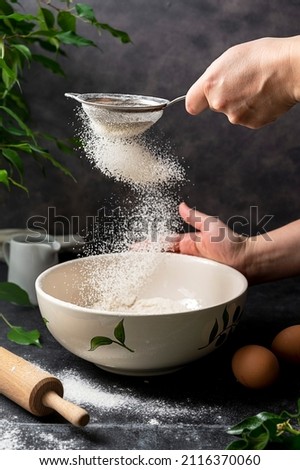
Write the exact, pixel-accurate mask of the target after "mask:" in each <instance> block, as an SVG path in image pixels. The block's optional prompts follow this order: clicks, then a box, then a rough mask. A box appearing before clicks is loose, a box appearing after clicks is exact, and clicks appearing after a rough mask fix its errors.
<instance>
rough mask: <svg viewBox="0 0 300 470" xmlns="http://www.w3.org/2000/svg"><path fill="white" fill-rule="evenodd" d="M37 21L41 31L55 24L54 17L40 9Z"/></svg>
mask: <svg viewBox="0 0 300 470" xmlns="http://www.w3.org/2000/svg"><path fill="white" fill-rule="evenodd" d="M38 19H39V22H40V27H41V28H42V29H51V28H53V26H54V24H55V17H54V15H53V13H52V12H51V11H50V10H48V9H47V8H40V10H39V12H38Z"/></svg>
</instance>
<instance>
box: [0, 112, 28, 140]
mask: <svg viewBox="0 0 300 470" xmlns="http://www.w3.org/2000/svg"><path fill="white" fill-rule="evenodd" d="M0 109H2V110H3V111H4V112H5V113H7V114H8V115H9V116H11V117H12V118H13V119H14V120H15V121H16V122H17V123H18V125H19V126H20V128H21V129H23V130H24V131H25V133H26V135H27V136H29V137H33V133H32V131H31V129H30V128H29V127H28V126H26V124H25V123H24V122H23V121H22V119H21V118H20V117H19V116H18V115H17V114H16V113H14V111H12V110H11V109H9V108H7V107H6V106H0Z"/></svg>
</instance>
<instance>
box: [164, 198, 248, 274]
mask: <svg viewBox="0 0 300 470" xmlns="http://www.w3.org/2000/svg"><path fill="white" fill-rule="evenodd" d="M179 214H180V215H181V217H182V218H183V220H184V221H185V222H186V223H187V224H188V225H191V226H192V227H194V228H195V229H196V231H193V232H187V233H185V234H182V235H179V236H178V238H177V240H176V241H175V243H174V246H173V251H175V252H177V253H182V254H187V255H194V256H201V257H203V258H209V259H213V260H215V261H219V262H221V263H224V264H227V265H229V266H232V267H234V268H236V269H238V270H239V271H241V272H243V273H244V272H245V267H246V266H245V251H246V247H247V238H246V237H243V236H241V235H238V234H236V233H235V232H233V231H232V230H231V229H230V228H229V227H228V226H227V225H226V224H224V223H223V222H222V221H221V220H220V219H218V218H217V217H212V216H210V215H207V214H204V213H202V212H199V211H197V210H195V209H191V208H190V207H188V206H187V205H186V204H185V203H181V204H180V205H179Z"/></svg>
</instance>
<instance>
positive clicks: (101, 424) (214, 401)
mask: <svg viewBox="0 0 300 470" xmlns="http://www.w3.org/2000/svg"><path fill="white" fill-rule="evenodd" d="M6 276H7V271H6V266H5V265H4V263H0V280H6ZM0 312H2V313H3V314H4V315H5V316H6V318H7V319H8V320H9V321H10V322H11V323H12V324H14V325H19V326H23V327H25V328H26V329H34V328H38V329H39V330H40V332H41V339H42V345H43V347H42V348H41V349H39V348H37V347H35V346H19V345H17V344H15V343H12V342H10V341H9V340H8V339H7V338H6V333H7V330H8V329H7V327H6V325H5V324H4V323H3V322H2V321H1V324H0V326H1V328H0V336H1V345H2V346H3V347H5V348H7V349H9V350H10V351H12V352H13V353H15V354H18V355H20V356H22V357H23V358H25V359H27V360H29V361H31V362H33V363H34V364H36V365H38V366H39V367H41V368H43V369H45V370H47V371H48V372H50V373H51V374H53V375H55V376H58V377H59V378H60V379H61V380H62V381H63V383H64V386H65V397H66V398H69V399H70V400H71V399H72V400H73V401H76V402H77V403H78V404H80V405H81V406H82V407H84V408H86V409H87V410H88V411H89V413H90V416H91V419H90V423H89V424H88V425H87V426H86V427H85V428H76V427H74V426H72V425H71V424H69V423H68V422H66V421H65V420H64V419H63V418H61V417H60V416H59V415H58V414H56V413H54V414H52V415H49V416H47V417H43V418H37V417H35V416H33V415H31V414H29V413H28V412H27V411H25V410H23V409H22V408H20V407H19V406H18V405H16V404H14V403H13V402H11V401H10V400H8V399H7V398H6V397H4V396H0V413H1V416H0V433H1V438H0V448H1V449H40V450H42V449H48V450H51V449H66V450H69V449H70V450H71V449H72V450H74V449H76V450H80V449H82V450H92V449H100V450H101V449H107V450H110V449H119V450H125V449H131V450H135V449H141V450H147V449H153V450H158V449H163V450H173V449H176V450H186V449H190V450H198V449H203V450H209V449H213V450H222V449H225V447H226V445H227V444H228V443H229V442H230V441H232V437H231V436H230V435H228V434H227V432H226V431H227V429H228V427H229V426H231V425H233V424H236V423H237V422H238V421H240V420H242V419H244V418H245V417H247V416H249V415H253V414H256V413H258V412H260V411H267V410H268V411H274V412H278V411H281V410H282V409H287V410H290V411H294V410H295V409H296V401H297V398H298V397H299V396H300V387H299V386H300V374H299V370H292V371H291V370H289V371H288V372H287V371H284V372H283V375H282V377H281V379H280V380H279V382H278V383H277V384H276V385H275V386H273V387H272V388H270V389H268V390H261V391H253V390H249V389H246V388H244V387H243V386H241V385H240V384H239V383H237V382H236V380H235V378H234V377H233V375H232V372H231V366H230V362H231V357H232V354H233V352H234V351H235V350H236V349H237V348H238V347H239V346H242V345H244V344H247V343H256V344H262V345H265V346H269V344H270V342H271V340H272V338H273V337H274V335H275V334H276V333H277V332H278V331H280V330H281V329H283V328H285V327H287V326H289V325H292V324H296V323H300V278H298V277H296V278H292V279H286V280H283V281H277V282H274V283H268V284H264V285H260V286H254V287H251V288H250V289H249V295H248V301H247V306H246V310H245V313H244V316H243V318H242V320H241V322H240V324H239V326H238V327H237V329H236V330H235V333H234V335H233V337H232V340H231V342H230V344H227V345H225V346H223V347H222V348H221V349H219V350H217V351H216V352H214V353H213V354H211V355H210V356H209V357H207V358H204V359H201V360H200V361H198V362H196V363H194V364H190V365H189V366H187V367H185V368H183V369H181V370H180V371H178V372H176V373H173V374H170V375H165V376H160V377H126V376H120V375H114V374H111V373H108V372H105V371H103V370H101V369H99V368H97V367H96V366H95V365H93V364H91V363H89V362H86V361H84V360H81V359H79V358H77V357H76V356H74V355H73V354H71V353H69V352H68V351H66V350H65V349H64V348H63V347H62V346H60V345H59V344H58V343H57V342H56V341H55V340H54V339H53V338H52V337H51V336H50V334H49V333H48V331H47V329H46V327H45V325H44V324H43V321H42V318H41V316H40V313H39V309H38V308H34V309H27V308H22V307H18V306H15V305H11V304H8V303H6V302H0Z"/></svg>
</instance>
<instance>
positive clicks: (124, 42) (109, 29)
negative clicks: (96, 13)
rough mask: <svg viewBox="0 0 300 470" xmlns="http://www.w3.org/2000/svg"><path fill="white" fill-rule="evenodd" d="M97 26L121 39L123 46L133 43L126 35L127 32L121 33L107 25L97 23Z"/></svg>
mask: <svg viewBox="0 0 300 470" xmlns="http://www.w3.org/2000/svg"><path fill="white" fill-rule="evenodd" d="M97 26H98V27H99V28H101V29H104V30H106V31H108V32H109V33H110V34H111V35H112V36H114V37H115V38H118V39H120V41H121V42H122V43H123V44H128V43H130V42H131V39H130V37H129V36H128V34H127V33H125V31H120V30H118V29H115V28H112V26H110V25H109V24H107V23H97Z"/></svg>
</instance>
